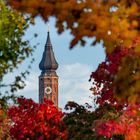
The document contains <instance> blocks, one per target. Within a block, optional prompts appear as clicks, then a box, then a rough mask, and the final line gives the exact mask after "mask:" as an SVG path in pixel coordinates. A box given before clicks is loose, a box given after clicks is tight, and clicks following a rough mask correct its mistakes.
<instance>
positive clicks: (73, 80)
mask: <svg viewBox="0 0 140 140" xmlns="http://www.w3.org/2000/svg"><path fill="white" fill-rule="evenodd" d="M49 31H50V38H51V43H52V46H53V50H54V54H55V57H56V60H57V62H58V64H59V68H58V70H57V74H58V76H59V107H61V108H62V109H63V108H64V106H65V104H66V103H67V102H68V101H75V102H77V103H79V104H84V103H86V102H88V103H91V102H92V99H91V98H90V96H92V94H91V92H90V90H89V89H90V87H91V85H92V83H91V82H89V81H88V80H89V77H90V74H91V72H92V71H94V70H96V68H97V67H98V65H99V63H101V62H102V61H103V60H104V59H105V53H104V49H103V47H102V45H101V44H98V45H96V46H95V47H93V46H90V43H91V39H89V38H86V39H87V42H88V43H87V44H86V45H85V47H81V46H80V45H79V44H78V45H77V46H76V47H75V48H74V49H72V50H70V49H69V44H70V40H71V39H72V36H71V35H70V31H65V32H64V33H62V34H61V35H59V34H58V33H57V30H56V28H55V19H54V18H50V20H49ZM47 32H48V26H47V23H45V22H44V21H43V20H42V19H41V18H40V17H37V18H36V19H35V25H34V26H30V28H29V29H28V30H27V31H26V35H25V37H24V39H29V40H31V45H32V46H33V45H35V44H37V43H39V45H38V46H37V49H36V50H35V52H34V55H33V57H34V58H35V62H34V63H33V64H32V68H31V70H30V75H29V76H28V77H27V79H26V81H25V82H26V87H25V88H24V89H23V90H21V91H18V92H17V93H16V94H18V95H23V96H25V97H27V98H32V99H33V100H34V101H36V102H38V94H39V93H38V77H39V75H40V73H41V71H40V70H39V62H40V61H41V58H42V54H43V51H44V46H45V43H46V39H47ZM34 33H37V34H38V37H37V38H33V39H32V37H33V34H34ZM27 65H28V60H27V61H25V62H24V63H23V65H22V66H20V69H19V70H17V71H15V73H18V72H20V70H22V69H24V68H25V67H27ZM12 75H13V74H12ZM12 75H8V76H7V77H5V80H10V79H11V78H12V77H13V76H12Z"/></svg>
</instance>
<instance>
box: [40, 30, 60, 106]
mask: <svg viewBox="0 0 140 140" xmlns="http://www.w3.org/2000/svg"><path fill="white" fill-rule="evenodd" d="M39 68H40V70H41V75H40V76H39V103H42V102H43V100H44V98H47V99H48V100H51V101H52V102H53V103H54V104H55V106H56V107H58V76H57V73H56V70H57V68H58V63H57V61H56V59H55V56H54V52H53V47H52V44H51V40H50V35H49V32H48V36H47V42H46V45H45V48H44V52H43V56H42V60H41V62H40V64H39Z"/></svg>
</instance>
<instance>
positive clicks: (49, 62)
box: [39, 31, 58, 74]
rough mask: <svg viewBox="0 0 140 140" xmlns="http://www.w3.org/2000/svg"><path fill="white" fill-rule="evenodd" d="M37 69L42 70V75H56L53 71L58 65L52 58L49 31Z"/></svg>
mask: <svg viewBox="0 0 140 140" xmlns="http://www.w3.org/2000/svg"><path fill="white" fill-rule="evenodd" d="M39 68H40V70H42V74H56V72H55V71H56V69H57V68H58V63H57V61H56V59H55V56H54V52H53V47H52V44H51V39H50V33H49V31H48V35H47V41H46V44H45V49H44V52H43V56H42V60H41V62H40V64H39Z"/></svg>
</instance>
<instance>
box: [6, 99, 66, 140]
mask: <svg viewBox="0 0 140 140" xmlns="http://www.w3.org/2000/svg"><path fill="white" fill-rule="evenodd" d="M63 115H64V114H63V113H62V112H61V111H59V110H58V108H56V107H55V105H54V104H53V103H52V102H51V101H47V100H44V103H42V104H39V103H35V102H34V101H33V100H31V99H25V98H18V106H17V105H16V106H12V107H10V108H9V110H8V116H9V118H10V120H11V125H10V136H11V137H12V138H13V139H17V140H19V139H20V140H25V139H30V140H59V139H63V140H64V139H65V138H66V134H67V133H66V129H65V126H64V123H63V122H62V117H63Z"/></svg>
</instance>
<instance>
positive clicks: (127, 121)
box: [97, 105, 140, 140]
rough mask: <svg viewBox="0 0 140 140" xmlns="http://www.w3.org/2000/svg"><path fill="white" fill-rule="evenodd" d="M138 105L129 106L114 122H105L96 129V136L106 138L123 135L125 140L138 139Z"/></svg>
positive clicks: (139, 129)
mask: <svg viewBox="0 0 140 140" xmlns="http://www.w3.org/2000/svg"><path fill="white" fill-rule="evenodd" d="M139 126H140V105H135V106H134V105H129V106H128V107H127V108H126V110H123V114H122V115H121V116H120V117H118V119H116V120H109V121H105V122H104V123H101V124H99V126H98V127H97V135H98V136H100V135H103V136H105V137H107V138H110V137H112V136H113V135H124V136H125V140H139V138H140V127H139Z"/></svg>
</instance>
